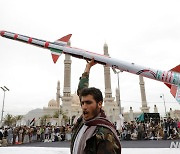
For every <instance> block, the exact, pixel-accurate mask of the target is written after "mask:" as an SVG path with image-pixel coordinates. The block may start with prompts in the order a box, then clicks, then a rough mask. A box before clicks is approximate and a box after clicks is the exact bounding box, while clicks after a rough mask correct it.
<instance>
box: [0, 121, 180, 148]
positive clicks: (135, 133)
mask: <svg viewBox="0 0 180 154" xmlns="http://www.w3.org/2000/svg"><path fill="white" fill-rule="evenodd" d="M117 132H118V134H119V139H120V140H160V139H164V140H170V139H179V138H180V127H179V126H178V120H177V119H176V120H175V119H172V118H168V119H164V120H161V121H160V122H155V121H153V120H152V121H151V122H136V121H131V122H124V125H123V127H122V131H121V132H120V131H119V130H117ZM71 133H72V126H71V125H68V124H67V125H66V126H60V127H58V126H50V125H48V126H31V127H28V126H18V127H4V128H1V129H0V146H7V145H13V144H24V143H31V142H56V141H65V140H66V141H70V140H71Z"/></svg>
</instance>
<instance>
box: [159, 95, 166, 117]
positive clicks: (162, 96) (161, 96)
mask: <svg viewBox="0 0 180 154" xmlns="http://www.w3.org/2000/svg"><path fill="white" fill-rule="evenodd" d="M160 98H162V99H163V102H164V110H165V115H166V116H167V114H166V113H167V112H166V104H165V99H164V94H161V95H160Z"/></svg>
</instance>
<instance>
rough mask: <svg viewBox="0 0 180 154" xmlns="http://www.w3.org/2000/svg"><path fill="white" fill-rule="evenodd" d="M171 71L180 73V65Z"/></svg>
mask: <svg viewBox="0 0 180 154" xmlns="http://www.w3.org/2000/svg"><path fill="white" fill-rule="evenodd" d="M171 71H173V72H179V73H180V65H177V66H176V67H174V68H172V69H171Z"/></svg>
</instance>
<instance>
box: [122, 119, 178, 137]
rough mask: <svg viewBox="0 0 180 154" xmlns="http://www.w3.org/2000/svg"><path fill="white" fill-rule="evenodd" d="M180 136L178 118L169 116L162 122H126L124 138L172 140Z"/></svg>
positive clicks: (123, 128)
mask: <svg viewBox="0 0 180 154" xmlns="http://www.w3.org/2000/svg"><path fill="white" fill-rule="evenodd" d="M179 138H180V126H179V121H178V119H172V118H170V117H169V118H167V119H164V120H161V121H160V122H157V121H155V120H154V121H153V120H151V121H150V122H135V121H132V122H124V126H123V127H122V133H121V139H122V140H160V139H164V140H168V139H169V140H170V139H179Z"/></svg>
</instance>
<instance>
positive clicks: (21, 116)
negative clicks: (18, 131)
mask: <svg viewBox="0 0 180 154" xmlns="http://www.w3.org/2000/svg"><path fill="white" fill-rule="evenodd" d="M14 118H15V120H16V121H15V122H16V124H17V122H18V121H21V120H22V118H23V115H17V116H14Z"/></svg>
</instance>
